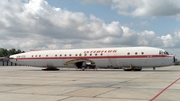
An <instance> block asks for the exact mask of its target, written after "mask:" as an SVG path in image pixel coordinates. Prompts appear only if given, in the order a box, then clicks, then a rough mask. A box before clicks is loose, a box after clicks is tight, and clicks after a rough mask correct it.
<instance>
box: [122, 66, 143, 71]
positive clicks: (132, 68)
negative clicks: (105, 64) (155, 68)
mask: <svg viewBox="0 0 180 101" xmlns="http://www.w3.org/2000/svg"><path fill="white" fill-rule="evenodd" d="M129 67H130V68H124V69H123V70H124V71H141V70H142V67H133V66H132V65H130V66H129Z"/></svg>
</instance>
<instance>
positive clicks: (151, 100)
mask: <svg viewBox="0 0 180 101" xmlns="http://www.w3.org/2000/svg"><path fill="white" fill-rule="evenodd" d="M179 80H180V78H178V79H177V80H175V81H174V82H172V83H171V84H170V85H169V86H167V87H166V88H164V89H163V90H162V91H161V92H159V93H158V94H157V95H156V96H154V97H153V98H152V99H150V100H149V101H153V100H155V99H156V98H158V97H159V96H160V95H161V94H162V93H163V92H165V91H166V90H167V89H168V88H169V87H171V86H172V85H173V84H175V83H176V82H177V81H179Z"/></svg>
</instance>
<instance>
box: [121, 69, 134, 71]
mask: <svg viewBox="0 0 180 101" xmlns="http://www.w3.org/2000/svg"><path fill="white" fill-rule="evenodd" d="M123 70H124V71H132V69H123Z"/></svg>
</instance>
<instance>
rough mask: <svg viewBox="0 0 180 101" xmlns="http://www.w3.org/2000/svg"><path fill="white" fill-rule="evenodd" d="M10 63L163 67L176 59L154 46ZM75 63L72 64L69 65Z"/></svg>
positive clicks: (35, 54)
mask: <svg viewBox="0 0 180 101" xmlns="http://www.w3.org/2000/svg"><path fill="white" fill-rule="evenodd" d="M10 61H12V62H14V63H17V64H21V65H28V66H36V67H46V66H52V67H64V66H67V64H68V67H71V66H77V67H79V66H81V65H82V63H83V62H85V61H90V62H93V63H95V64H96V66H97V67H129V66H130V65H131V66H133V67H160V66H169V65H172V64H174V62H175V57H174V56H173V55H169V54H168V52H167V51H165V50H163V49H160V48H154V47H121V48H120V47H116V48H92V49H68V50H42V51H30V52H26V53H21V54H16V55H11V56H10ZM68 62H71V63H68Z"/></svg>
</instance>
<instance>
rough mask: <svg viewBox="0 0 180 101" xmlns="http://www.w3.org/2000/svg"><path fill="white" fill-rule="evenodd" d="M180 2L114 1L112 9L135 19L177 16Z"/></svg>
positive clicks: (179, 11) (159, 0) (166, 0)
mask: <svg viewBox="0 0 180 101" xmlns="http://www.w3.org/2000/svg"><path fill="white" fill-rule="evenodd" d="M179 4H180V0H112V9H115V10H117V11H118V13H119V14H121V15H127V16H133V17H145V16H150V17H157V16H176V15H178V14H180V5H179Z"/></svg>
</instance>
